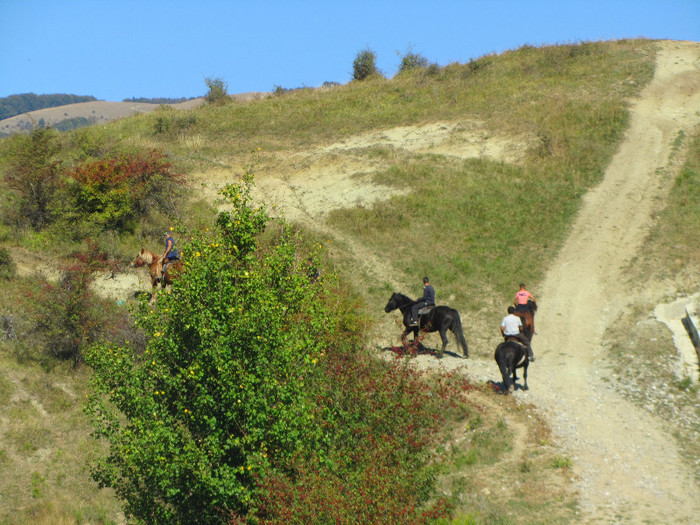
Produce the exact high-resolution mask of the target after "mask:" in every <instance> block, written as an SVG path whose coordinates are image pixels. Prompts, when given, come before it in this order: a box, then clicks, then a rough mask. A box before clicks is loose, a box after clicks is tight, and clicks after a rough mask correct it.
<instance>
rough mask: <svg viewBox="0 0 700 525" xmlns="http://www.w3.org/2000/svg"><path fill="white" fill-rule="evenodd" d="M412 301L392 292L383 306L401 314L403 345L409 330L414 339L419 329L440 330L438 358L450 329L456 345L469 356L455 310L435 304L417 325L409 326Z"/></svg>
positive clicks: (387, 311)
mask: <svg viewBox="0 0 700 525" xmlns="http://www.w3.org/2000/svg"><path fill="white" fill-rule="evenodd" d="M413 303H415V301H414V300H413V299H411V298H410V297H407V296H405V295H403V294H400V293H394V294H392V296H391V298H390V299H389V302H388V303H386V306H385V307H384V311H385V312H386V313H389V312H391V311H393V310H396V309H397V308H398V309H399V310H400V311H401V313H402V314H403V326H404V331H403V333H402V334H401V342H402V343H403V344H404V346H405V345H406V336H407V335H408V334H409V333H410V332H413V339H414V340H415V339H416V337H418V330H419V329H420V330H424V331H426V332H440V338H441V339H442V349H441V350H440V352H439V353H438V357H439V358H440V357H442V356H443V354H444V353H445V347H446V346H447V343H448V340H447V330H451V331H452V333H453V334H454V335H455V337H456V338H457V346H458V347H461V348H462V353H463V355H464V357H465V358H467V357H469V348H468V347H467V341H466V340H465V339H464V333H463V332H462V321H461V319H460V317H459V313H458V312H457V310H455V309H454V308H450V307H449V306H435V307H433V308H432V309H431V310H430V311H429V312H428V313H426V314H423V315H420V320H419V324H418V325H417V326H411V305H413Z"/></svg>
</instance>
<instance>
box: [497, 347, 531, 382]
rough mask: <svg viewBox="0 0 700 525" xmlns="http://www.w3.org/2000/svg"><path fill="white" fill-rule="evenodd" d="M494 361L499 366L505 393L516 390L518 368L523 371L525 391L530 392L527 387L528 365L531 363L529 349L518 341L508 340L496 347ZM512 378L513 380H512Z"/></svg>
mask: <svg viewBox="0 0 700 525" xmlns="http://www.w3.org/2000/svg"><path fill="white" fill-rule="evenodd" d="M493 357H494V359H495V360H496V363H497V364H498V369H499V370H500V371H501V377H502V378H503V391H504V392H505V393H508V392H512V391H513V390H514V388H515V381H516V379H518V378H517V376H516V375H515V369H516V368H522V369H523V380H524V381H525V384H524V386H523V389H524V390H528V386H527V365H529V364H530V361H529V360H528V358H527V349H526V348H525V346H524V345H522V344H520V342H518V341H513V340H507V341H504V342H503V343H501V344H500V345H498V346H497V347H496V352H495V353H494V356H493ZM511 376H512V379H511Z"/></svg>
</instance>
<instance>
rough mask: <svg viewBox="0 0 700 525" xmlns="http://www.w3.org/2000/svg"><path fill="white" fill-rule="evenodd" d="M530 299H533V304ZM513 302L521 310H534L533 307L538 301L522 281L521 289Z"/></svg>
mask: <svg viewBox="0 0 700 525" xmlns="http://www.w3.org/2000/svg"><path fill="white" fill-rule="evenodd" d="M530 301H532V305H531V304H530ZM513 304H514V305H515V309H516V310H518V311H519V312H523V311H525V312H527V311H530V312H532V309H533V308H532V307H533V306H537V301H535V297H534V296H533V295H532V294H531V293H530V292H528V291H527V290H526V289H525V284H524V283H520V290H518V293H516V294H515V300H514V301H513ZM533 313H534V312H533Z"/></svg>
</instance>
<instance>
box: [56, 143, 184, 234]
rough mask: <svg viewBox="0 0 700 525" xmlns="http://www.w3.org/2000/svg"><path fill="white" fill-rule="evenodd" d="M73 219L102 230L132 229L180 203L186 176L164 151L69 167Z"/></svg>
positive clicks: (69, 214)
mask: <svg viewBox="0 0 700 525" xmlns="http://www.w3.org/2000/svg"><path fill="white" fill-rule="evenodd" d="M68 177H69V179H70V181H71V183H70V184H69V185H68V194H69V197H70V207H69V209H68V210H67V215H66V216H67V218H68V220H69V221H71V222H85V223H88V224H89V225H90V226H92V227H93V228H94V227H97V229H98V231H105V230H116V231H130V230H132V229H133V225H134V222H135V221H136V220H137V219H141V218H144V217H146V216H148V214H149V213H152V212H153V211H154V210H158V211H160V212H162V213H165V214H168V211H171V212H172V211H173V210H174V209H176V198H177V196H178V194H179V191H180V189H181V185H182V184H183V179H182V176H181V175H180V174H179V173H177V172H176V171H175V170H174V168H173V166H172V164H171V163H170V162H169V161H167V160H166V159H165V157H164V156H163V154H161V153H159V152H156V151H151V152H147V153H138V154H131V155H129V154H122V155H117V156H112V157H108V158H105V159H101V160H96V161H92V162H88V163H84V164H81V165H79V166H77V167H75V168H73V169H72V170H70V171H69V172H68Z"/></svg>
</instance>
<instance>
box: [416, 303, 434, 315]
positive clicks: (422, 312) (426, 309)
mask: <svg viewBox="0 0 700 525" xmlns="http://www.w3.org/2000/svg"><path fill="white" fill-rule="evenodd" d="M433 308H435V305H434V304H431V305H428V306H424V307H423V308H419V309H418V315H419V316H421V315H425V314H429V313H430V310H432V309H433Z"/></svg>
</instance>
